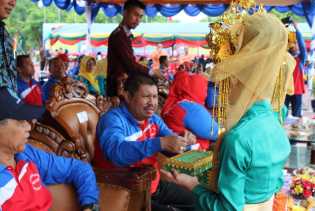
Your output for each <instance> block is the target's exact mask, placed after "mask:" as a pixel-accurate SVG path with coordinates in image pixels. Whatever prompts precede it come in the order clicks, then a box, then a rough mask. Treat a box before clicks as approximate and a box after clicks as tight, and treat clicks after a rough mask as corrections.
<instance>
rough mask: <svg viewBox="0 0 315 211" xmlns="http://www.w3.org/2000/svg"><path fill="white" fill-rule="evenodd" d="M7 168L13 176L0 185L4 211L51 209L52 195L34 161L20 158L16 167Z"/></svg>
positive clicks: (1, 206) (0, 202) (43, 210)
mask: <svg viewBox="0 0 315 211" xmlns="http://www.w3.org/2000/svg"><path fill="white" fill-rule="evenodd" d="M6 170H7V171H8V173H9V174H11V176H12V178H11V179H10V180H9V181H8V182H7V183H6V184H5V185H4V186H2V187H0V196H1V197H0V208H2V210H3V211H26V210H27V211H47V210H49V208H50V207H51V205H52V196H51V194H50V192H49V191H48V190H47V189H46V187H45V186H44V185H43V184H42V181H41V178H40V175H39V172H38V169H37V167H36V165H35V164H34V163H32V162H26V161H24V160H20V161H18V163H17V165H16V168H15V169H13V168H12V167H11V166H8V167H7V168H6ZM0 210H1V209H0Z"/></svg>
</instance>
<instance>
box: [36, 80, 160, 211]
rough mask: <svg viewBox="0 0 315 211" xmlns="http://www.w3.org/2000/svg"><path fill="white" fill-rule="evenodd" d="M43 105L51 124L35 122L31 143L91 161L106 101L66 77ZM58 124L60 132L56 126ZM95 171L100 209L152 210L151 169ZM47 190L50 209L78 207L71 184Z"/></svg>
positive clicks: (105, 108) (118, 210) (61, 209)
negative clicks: (52, 202) (98, 123)
mask: <svg viewBox="0 0 315 211" xmlns="http://www.w3.org/2000/svg"><path fill="white" fill-rule="evenodd" d="M46 108H47V111H48V112H49V113H50V115H51V117H52V119H53V120H54V121H53V122H54V123H52V124H50V125H47V124H49V122H51V121H46V122H45V124H42V123H36V124H35V127H34V128H33V129H32V131H31V135H30V143H31V144H33V145H34V146H37V147H39V148H41V149H43V150H46V151H49V152H53V153H56V154H57V155H61V156H66V157H74V158H77V159H81V160H84V161H86V162H91V160H92V159H93V157H94V146H95V144H96V142H97V138H96V125H97V122H98V119H99V116H100V114H101V113H103V112H106V111H107V110H108V109H109V108H110V104H109V102H108V101H106V100H105V99H104V98H103V97H97V98H96V97H94V96H91V95H89V94H88V91H87V89H86V87H85V86H84V84H82V83H81V82H80V81H76V80H73V79H71V78H65V79H64V80H63V81H62V82H60V83H58V84H57V85H56V86H55V87H54V89H53V92H52V95H51V96H50V100H49V101H48V102H47V105H46ZM56 124H57V126H58V127H56ZM60 127H61V128H62V129H63V130H62V131H60V130H58V129H57V128H60ZM94 171H95V173H96V177H97V181H98V183H99V187H100V191H101V194H100V207H101V210H104V211H107V210H108V211H120V210H124V211H127V210H128V211H149V210H151V203H150V192H149V190H150V186H151V181H152V179H153V178H154V177H155V170H154V169H153V168H151V167H141V168H119V169H114V170H104V169H96V168H95V169H94ZM49 189H50V190H51V192H52V194H53V198H54V204H53V208H52V210H56V211H57V210H58V211H69V210H71V211H72V210H73V211H75V210H79V209H78V203H77V201H76V198H75V194H74V191H73V189H72V187H71V186H69V185H55V186H51V187H49Z"/></svg>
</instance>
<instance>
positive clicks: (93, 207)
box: [81, 204, 100, 211]
mask: <svg viewBox="0 0 315 211" xmlns="http://www.w3.org/2000/svg"><path fill="white" fill-rule="evenodd" d="M85 209H90V210H92V211H99V210H100V207H99V205H98V204H85V205H82V206H81V211H83V210H85Z"/></svg>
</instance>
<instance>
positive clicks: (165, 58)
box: [159, 56, 167, 64]
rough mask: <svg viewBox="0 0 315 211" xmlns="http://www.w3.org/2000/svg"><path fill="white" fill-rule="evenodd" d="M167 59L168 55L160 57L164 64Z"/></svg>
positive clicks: (161, 62)
mask: <svg viewBox="0 0 315 211" xmlns="http://www.w3.org/2000/svg"><path fill="white" fill-rule="evenodd" d="M166 61H167V56H160V58H159V62H160V64H163V63H164V62H166Z"/></svg>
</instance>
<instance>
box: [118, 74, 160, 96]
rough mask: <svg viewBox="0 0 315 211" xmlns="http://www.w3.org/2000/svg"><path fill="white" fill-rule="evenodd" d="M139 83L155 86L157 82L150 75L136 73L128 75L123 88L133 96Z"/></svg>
mask: <svg viewBox="0 0 315 211" xmlns="http://www.w3.org/2000/svg"><path fill="white" fill-rule="evenodd" d="M141 85H151V86H157V83H156V81H155V80H154V79H153V78H152V77H151V76H148V75H145V74H144V73H136V74H134V75H130V76H129V77H128V79H127V80H126V82H125V84H124V88H125V91H127V92H128V93H129V94H130V95H131V96H134V95H135V93H136V92H137V91H138V90H139V87H140V86H141Z"/></svg>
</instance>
